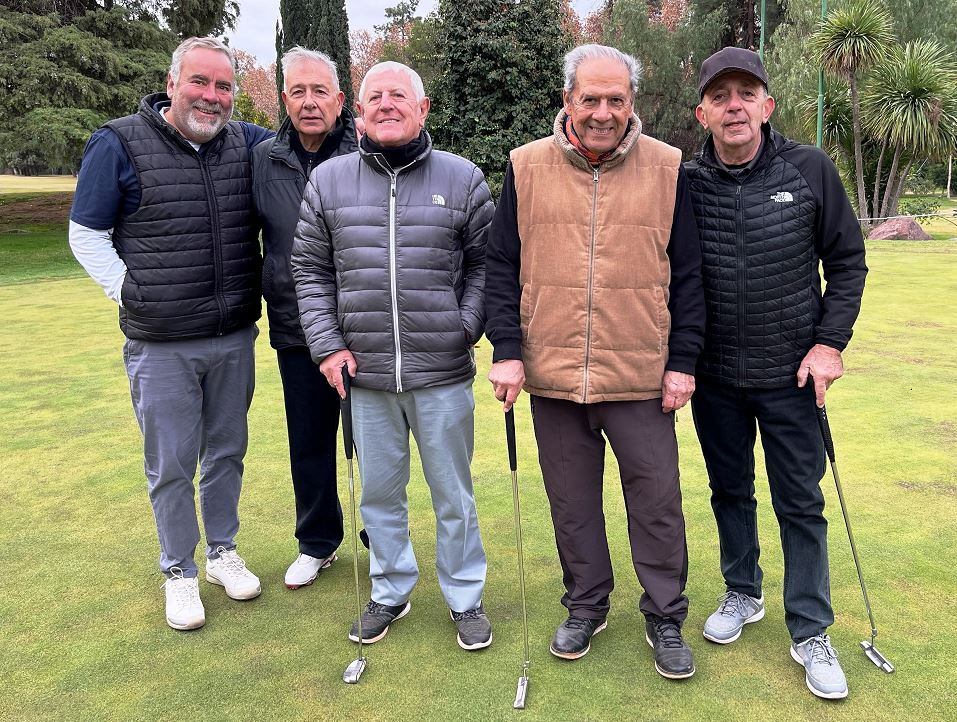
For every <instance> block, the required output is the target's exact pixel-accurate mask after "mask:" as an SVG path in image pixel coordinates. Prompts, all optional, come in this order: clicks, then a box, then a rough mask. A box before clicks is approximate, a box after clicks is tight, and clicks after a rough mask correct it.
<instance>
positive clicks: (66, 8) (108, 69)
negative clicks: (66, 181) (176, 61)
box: [0, 0, 176, 174]
mask: <svg viewBox="0 0 957 722" xmlns="http://www.w3.org/2000/svg"><path fill="white" fill-rule="evenodd" d="M92 4H93V5H95V3H92ZM78 5H79V3H72V4H71V3H61V2H54V1H53V0H50V1H49V2H45V1H44V0H34V2H32V3H26V2H24V3H22V4H21V5H20V7H21V8H22V9H23V10H25V12H16V11H13V10H10V9H8V8H7V7H4V6H0V89H2V90H3V92H0V165H3V166H6V167H12V168H14V169H16V170H18V171H20V172H22V173H27V174H31V173H42V172H49V171H51V170H54V171H58V172H73V171H76V170H77V169H78V167H79V163H80V158H81V156H82V154H83V147H84V145H85V144H86V141H87V139H88V138H89V137H90V133H92V132H93V130H95V129H96V128H97V126H99V125H101V124H102V123H104V122H106V121H107V120H109V119H110V118H115V117H118V116H122V115H127V114H129V113H133V112H135V111H136V107H137V104H138V103H139V100H140V98H141V97H142V96H144V95H146V94H147V93H151V92H156V91H158V90H162V89H164V88H165V87H166V72H167V69H168V68H169V62H170V54H171V53H172V51H173V48H174V47H176V37H175V36H174V35H173V34H172V33H171V32H169V31H168V30H164V29H162V28H161V27H160V26H159V24H158V21H157V19H156V18H155V17H150V16H149V15H144V14H143V13H142V12H141V11H137V12H135V13H134V12H133V11H132V9H131V8H130V7H127V6H121V5H119V4H118V3H117V4H116V5H114V7H113V9H112V10H104V9H103V8H102V7H99V6H96V7H95V9H92V10H85V11H83V12H81V9H82V8H80V7H78ZM61 10H62V14H61Z"/></svg>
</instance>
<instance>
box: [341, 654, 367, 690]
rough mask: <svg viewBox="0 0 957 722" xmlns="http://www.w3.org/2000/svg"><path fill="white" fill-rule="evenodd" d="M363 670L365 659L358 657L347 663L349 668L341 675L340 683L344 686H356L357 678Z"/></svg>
mask: <svg viewBox="0 0 957 722" xmlns="http://www.w3.org/2000/svg"><path fill="white" fill-rule="evenodd" d="M365 668H366V658H365V657H359V658H358V659H354V660H352V662H350V663H349V666H348V667H346V671H345V672H343V673H342V681H343V682H345V683H346V684H358V683H359V677H361V676H362V673H363V672H364V671H365Z"/></svg>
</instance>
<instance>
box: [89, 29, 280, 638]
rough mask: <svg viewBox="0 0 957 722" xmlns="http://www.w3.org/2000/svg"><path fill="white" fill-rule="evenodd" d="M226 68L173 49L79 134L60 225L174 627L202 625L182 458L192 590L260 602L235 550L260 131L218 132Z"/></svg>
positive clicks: (248, 379)
mask: <svg viewBox="0 0 957 722" xmlns="http://www.w3.org/2000/svg"><path fill="white" fill-rule="evenodd" d="M234 65H235V63H234V60H233V56H232V52H231V51H230V50H229V48H228V47H227V46H225V45H223V44H222V43H221V42H220V41H218V40H214V39H212V38H189V39H187V40H184V41H183V42H182V43H181V44H180V46H179V47H178V48H177V49H176V50H175V52H174V53H173V58H172V63H171V65H170V71H169V77H168V82H167V86H166V90H167V92H166V93H156V94H154V95H149V96H147V97H145V98H144V99H143V100H142V102H141V103H140V108H139V112H138V113H136V114H135V115H130V116H127V117H125V118H118V119H117V120H113V121H110V122H109V123H107V124H106V125H105V126H104V127H102V128H100V129H99V130H97V131H96V132H95V133H94V134H93V136H92V137H91V139H90V141H89V143H88V144H87V147H86V150H85V152H84V155H83V163H82V165H81V168H80V174H79V178H78V180H77V190H76V195H75V197H74V202H73V209H72V211H71V214H70V246H71V248H72V249H73V252H74V254H75V255H76V257H77V260H79V262H80V263H81V264H82V265H83V267H84V268H85V269H86V271H87V272H88V273H89V274H90V276H92V277H93V279H94V280H96V281H97V283H99V284H100V286H101V287H102V288H103V290H104V291H105V292H106V294H107V296H109V297H110V298H111V299H112V300H114V301H116V302H117V304H119V307H120V308H119V316H120V328H121V329H122V331H123V333H124V335H125V336H126V343H125V345H124V347H123V360H124V362H125V365H126V370H127V373H128V375H129V379H130V390H131V393H132V397H133V409H134V411H135V413H136V418H137V421H138V422H139V425H140V429H141V430H142V432H143V439H144V455H145V462H146V463H145V466H146V478H147V485H148V488H149V494H150V501H151V502H152V506H153V514H154V516H155V518H156V526H157V531H158V533H159V541H160V551H161V553H160V568H161V570H162V571H163V573H164V574H165V575H166V576H167V581H166V584H165V585H164V587H165V590H166V621H167V623H168V624H169V625H170V626H171V627H173V628H174V629H195V628H197V627H201V626H202V625H203V624H204V622H205V610H204V608H203V604H202V602H201V600H200V597H199V584H198V581H197V576H198V569H197V566H196V563H195V561H194V560H193V554H194V552H195V549H196V545H197V544H198V543H199V525H198V523H197V519H196V510H195V502H194V490H193V476H194V474H195V471H196V462H197V459H199V461H200V464H201V467H200V480H199V497H200V507H201V511H202V515H203V526H204V528H205V532H206V557H207V562H206V579H207V580H208V581H210V582H213V583H214V584H218V585H221V586H223V587H225V590H226V594H227V595H229V596H230V597H232V598H233V599H251V598H253V597H255V596H257V595H259V593H260V585H259V579H258V578H257V577H256V576H255V575H254V574H253V573H252V572H250V571H249V570H248V569H246V565H245V562H243V560H242V559H241V558H240V557H239V555H238V554H237V553H236V543H235V538H236V533H237V531H238V529H239V517H238V507H239V492H240V487H241V484H242V473H243V456H244V455H245V453H246V441H247V428H246V412H247V410H248V408H249V404H250V402H251V401H252V396H253V387H254V363H253V345H254V342H255V339H256V334H257V330H256V326H255V322H256V320H257V319H258V318H259V316H260V301H259V292H260V291H259V266H260V259H259V242H258V239H257V231H258V229H257V226H256V223H255V221H254V215H253V210H252V173H251V165H250V158H251V148H252V147H253V146H255V145H256V144H258V143H259V142H261V141H262V140H264V139H266V138H267V137H269V135H270V132H269V131H267V130H265V129H263V128H259V127H257V126H254V125H250V124H248V123H239V122H230V120H229V118H230V115H231V114H232V109H233V93H234V91H235V74H234Z"/></svg>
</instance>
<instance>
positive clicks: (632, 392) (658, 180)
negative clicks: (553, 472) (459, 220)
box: [511, 111, 681, 403]
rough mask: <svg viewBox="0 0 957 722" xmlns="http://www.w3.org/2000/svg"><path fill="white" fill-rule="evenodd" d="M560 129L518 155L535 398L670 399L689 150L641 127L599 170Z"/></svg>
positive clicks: (527, 338)
mask: <svg viewBox="0 0 957 722" xmlns="http://www.w3.org/2000/svg"><path fill="white" fill-rule="evenodd" d="M564 119H565V113H564V111H562V112H560V113H559V115H558V117H557V118H556V119H555V127H554V134H553V135H552V136H550V137H548V138H542V139H541V140H537V141H534V142H532V143H529V144H528V145H524V146H522V147H521V148H517V149H515V150H513V151H512V153H511V161H512V169H513V172H514V174H515V190H516V197H517V201H518V232H519V236H520V238H521V243H522V267H521V274H520V282H521V285H522V300H521V319H522V338H523V342H522V357H523V359H524V362H525V378H526V386H525V388H526V390H527V391H528V392H529V393H532V394H537V395H540V396H547V397H551V398H556V399H566V400H569V401H574V402H576V403H596V402H599V401H629V400H643V399H653V398H657V397H660V396H661V377H662V374H663V373H664V367H665V363H666V361H667V359H668V334H669V332H670V329H671V315H670V313H669V312H668V283H669V279H670V278H671V266H670V264H669V262H668V255H667V253H666V251H667V247H668V241H669V239H670V237H671V223H672V220H673V218H674V209H675V187H676V183H677V178H678V167H679V165H680V163H681V151H679V150H678V149H677V148H672V147H671V146H669V145H666V144H664V143H661V142H660V141H657V140H654V139H653V138H649V137H648V136H646V135H642V134H641V121H640V120H638V117H637V116H634V115H633V116H632V119H631V128H630V129H629V131H628V134H627V135H626V136H625V137H624V138H623V139H622V142H621V144H620V145H619V146H618V148H617V149H616V150H615V152H614V153H613V155H612V157H610V158H609V159H608V160H606V161H605V162H603V163H602V164H601V166H600V167H599V169H598V170H597V171H595V170H594V169H593V168H592V167H591V166H590V165H589V164H588V162H587V161H586V160H585V159H584V158H582V156H581V155H579V154H578V153H577V152H576V151H575V149H574V148H573V147H572V146H571V144H570V143H569V142H568V139H567V138H566V137H565V134H564V131H563V130H562V126H563V123H564Z"/></svg>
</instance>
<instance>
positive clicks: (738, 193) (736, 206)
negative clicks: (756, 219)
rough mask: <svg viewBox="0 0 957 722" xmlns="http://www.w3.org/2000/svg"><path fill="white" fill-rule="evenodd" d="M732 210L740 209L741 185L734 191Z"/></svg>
mask: <svg viewBox="0 0 957 722" xmlns="http://www.w3.org/2000/svg"><path fill="white" fill-rule="evenodd" d="M734 210H736V211H738V210H741V186H738V190H736V191H735V192H734Z"/></svg>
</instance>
